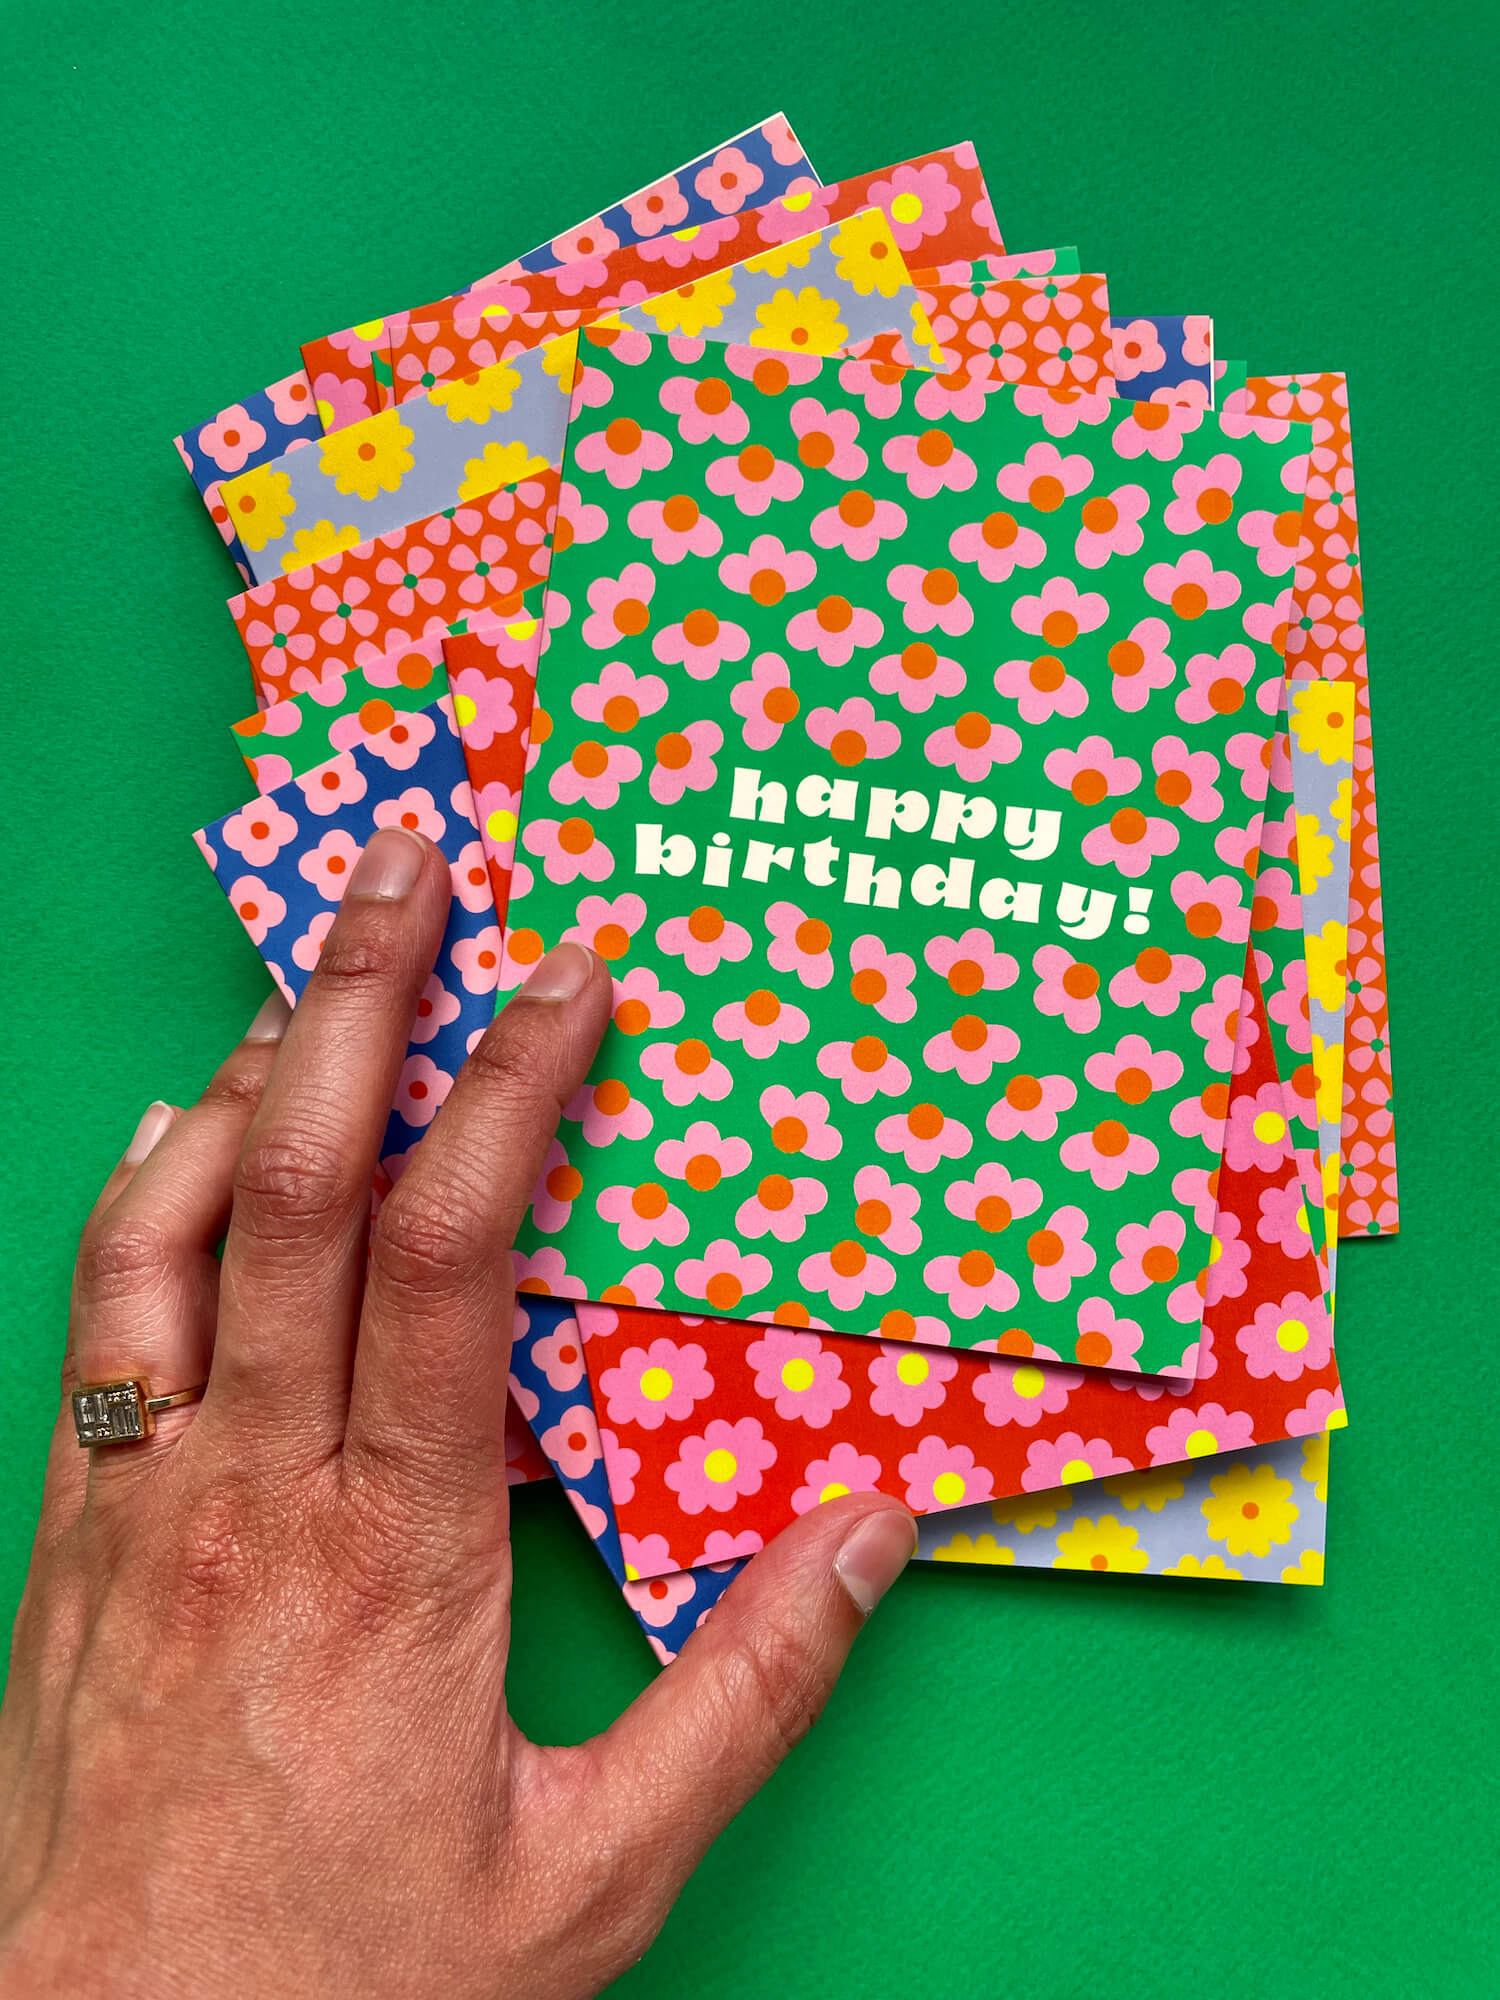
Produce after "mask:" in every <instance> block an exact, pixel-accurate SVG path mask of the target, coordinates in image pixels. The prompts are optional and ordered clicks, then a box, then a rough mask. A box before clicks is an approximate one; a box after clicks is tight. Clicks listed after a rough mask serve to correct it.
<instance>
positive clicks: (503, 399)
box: [427, 361, 521, 424]
mask: <svg viewBox="0 0 1500 2000" xmlns="http://www.w3.org/2000/svg"><path fill="white" fill-rule="evenodd" d="M520 386H521V371H520V370H519V369H518V368H512V367H511V365H510V363H509V362H508V361H495V362H492V363H491V364H490V366H489V367H488V368H481V369H479V370H478V371H477V372H476V373H475V374H473V375H461V376H459V377H458V379H457V380H456V381H453V382H434V384H433V385H432V387H431V388H430V389H429V390H428V391H427V400H428V402H429V403H436V404H437V406H438V408H439V409H440V410H445V411H446V412H447V414H448V421H449V423H450V424H484V423H488V422H489V420H490V418H491V417H503V416H504V415H505V412H506V411H507V410H508V409H509V408H510V406H511V404H512V402H514V400H515V394H516V391H517V389H519V388H520Z"/></svg>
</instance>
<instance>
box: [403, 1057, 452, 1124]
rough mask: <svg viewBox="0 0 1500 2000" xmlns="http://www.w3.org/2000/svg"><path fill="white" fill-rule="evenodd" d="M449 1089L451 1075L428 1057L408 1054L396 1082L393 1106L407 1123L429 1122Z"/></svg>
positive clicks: (434, 1116)
mask: <svg viewBox="0 0 1500 2000" xmlns="http://www.w3.org/2000/svg"><path fill="white" fill-rule="evenodd" d="M452 1088H453V1078H452V1077H451V1076H450V1075H449V1074H448V1072H447V1070H445V1069H439V1068H438V1066H437V1064H436V1063H435V1062H433V1061H432V1059H431V1057H430V1056H408V1057H407V1058H406V1061H405V1062H404V1063H403V1064H402V1065H401V1075H400V1078H399V1079H398V1081H397V1084H396V1097H395V1109H396V1110H397V1111H399V1112H400V1114H401V1116H402V1117H403V1118H404V1119H405V1120H406V1122H407V1124H408V1125H430V1124H431V1123H432V1121H433V1119H434V1118H436V1116H437V1114H438V1109H439V1107H440V1106H441V1104H442V1102H443V1099H444V1098H445V1097H446V1096H447V1095H448V1092H449V1091H450V1090H451V1089H452Z"/></svg>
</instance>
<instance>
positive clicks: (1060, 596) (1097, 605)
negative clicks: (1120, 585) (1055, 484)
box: [1011, 446, 1109, 652]
mask: <svg viewBox="0 0 1500 2000" xmlns="http://www.w3.org/2000/svg"><path fill="white" fill-rule="evenodd" d="M1032 449H1033V450H1037V449H1039V447H1037V446H1033V447H1032ZM1108 616H1109V600H1108V599H1107V598H1105V597H1103V596H1101V595H1100V593H1099V592H1098V591H1097V590H1084V591H1080V590H1079V588H1078V586H1077V585H1076V584H1075V583H1073V582H1072V581H1071V580H1070V579H1069V578H1068V577H1065V576H1054V577H1049V578H1048V579H1047V581H1046V582H1045V583H1044V584H1043V585H1042V588H1041V590H1040V591H1039V592H1038V593H1036V594H1034V595H1032V596H1029V597H1018V598H1017V599H1016V601H1015V603H1014V604H1013V605H1012V606H1011V618H1012V620H1013V621H1014V623H1015V625H1016V628H1017V630H1018V631H1021V632H1027V633H1030V634H1032V635H1033V636H1034V637H1038V638H1040V639H1042V640H1043V641H1044V642H1045V644H1047V645H1048V646H1050V647H1051V648H1053V650H1054V651H1057V652H1063V651H1066V649H1067V648H1068V647H1069V646H1071V645H1072V644H1073V641H1074V640H1075V639H1076V638H1077V637H1078V636H1079V634H1080V633H1083V632H1095V631H1097V630H1098V628H1099V627H1100V626H1101V625H1102V624H1103V623H1104V621H1105V619H1106V618H1107V617H1108Z"/></svg>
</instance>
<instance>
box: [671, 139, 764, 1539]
mask: <svg viewBox="0 0 1500 2000" xmlns="http://www.w3.org/2000/svg"><path fill="white" fill-rule="evenodd" d="M764 179H765V175H764V174H763V173H762V172H761V170H760V168H759V167H757V166H755V165H754V164H753V162H751V161H750V160H747V159H746V158H745V155H744V154H743V153H742V152H741V151H740V149H739V147H738V146H725V147H724V149H723V150H722V151H721V152H718V153H716V154H715V155H714V157H713V159H712V160H711V161H710V162H709V164H708V165H707V166H706V167H702V168H700V169H699V171H698V172H697V174H695V175H694V177H693V187H694V190H695V191H696V192H697V193H698V194H699V195H701V197H702V198H703V200H704V201H706V202H707V203H708V204H709V206H710V207H711V208H712V209H713V210H714V211H715V213H716V214H719V215H737V214H738V213H739V212H740V210H741V209H742V208H749V207H750V206H752V203H751V200H750V197H751V196H752V195H753V194H754V193H755V191H756V189H757V188H758V187H759V186H760V185H761V183H762V182H763V181H764ZM764 1462H765V1463H766V1464H767V1465H769V1464H770V1463H771V1461H770V1459H766V1460H765V1461H764ZM759 1485H760V1481H759V1480H758V1479H757V1480H756V1482H755V1485H754V1486H747V1487H746V1488H745V1491H746V1492H747V1493H754V1492H755V1491H756V1490H757V1489H758V1487H759ZM688 1511H689V1512H690V1513H697V1512H698V1511H699V1510H698V1509H697V1508H696V1507H693V1508H689V1509H688Z"/></svg>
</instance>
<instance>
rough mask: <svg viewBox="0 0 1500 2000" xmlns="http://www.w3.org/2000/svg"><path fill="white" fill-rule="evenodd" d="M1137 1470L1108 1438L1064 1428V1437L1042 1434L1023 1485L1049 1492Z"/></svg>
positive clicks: (1029, 1457) (1029, 1490) (1031, 1454)
mask: <svg viewBox="0 0 1500 2000" xmlns="http://www.w3.org/2000/svg"><path fill="white" fill-rule="evenodd" d="M1133 1470H1134V1467H1133V1466H1132V1465H1131V1462H1130V1460H1129V1459H1128V1458H1120V1457H1118V1456H1117V1454H1116V1453H1115V1451H1114V1448H1113V1447H1112V1446H1111V1444H1110V1443H1109V1440H1108V1439H1107V1438H1089V1439H1088V1440H1085V1439H1083V1438H1082V1437H1080V1436H1079V1434H1078V1432H1077V1431H1064V1432H1063V1434H1062V1436H1061V1437H1058V1438H1038V1439H1037V1441H1036V1443H1035V1444H1033V1445H1032V1447H1031V1449H1030V1450H1029V1451H1028V1452H1027V1454H1026V1470H1025V1471H1024V1472H1023V1473H1022V1475H1021V1486H1022V1489H1023V1490H1024V1491H1025V1492H1027V1493H1045V1492H1046V1491H1047V1490H1048V1489H1049V1488H1050V1487H1053V1486H1077V1485H1080V1484H1081V1483H1082V1482H1083V1481H1084V1480H1087V1479H1107V1478H1108V1477H1109V1476H1110V1474H1111V1473H1117V1472H1131V1471H1133Z"/></svg>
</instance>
